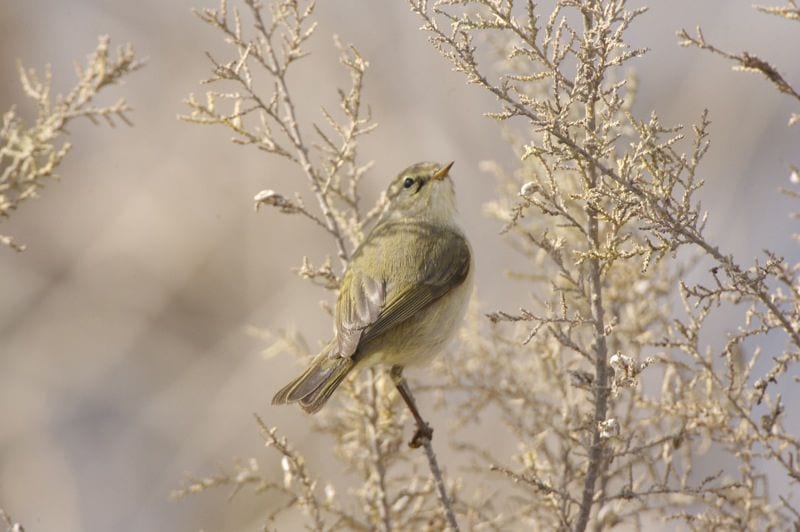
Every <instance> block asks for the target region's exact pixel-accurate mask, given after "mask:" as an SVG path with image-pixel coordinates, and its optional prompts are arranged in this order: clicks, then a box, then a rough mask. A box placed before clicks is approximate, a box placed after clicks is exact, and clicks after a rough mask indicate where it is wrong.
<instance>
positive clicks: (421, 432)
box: [408, 423, 433, 449]
mask: <svg viewBox="0 0 800 532" xmlns="http://www.w3.org/2000/svg"><path fill="white" fill-rule="evenodd" d="M432 439H433V429H432V428H431V426H430V425H428V424H427V423H425V424H423V425H417V431H416V432H415V433H414V437H413V438H411V441H410V442H408V446H409V447H411V448H412V449H417V448H419V447H422V446H423V445H425V443H430V441H431V440H432Z"/></svg>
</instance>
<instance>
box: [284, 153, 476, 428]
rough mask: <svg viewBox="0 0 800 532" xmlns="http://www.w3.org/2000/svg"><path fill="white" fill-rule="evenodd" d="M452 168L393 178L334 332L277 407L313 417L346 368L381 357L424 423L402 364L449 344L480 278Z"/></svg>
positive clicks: (353, 268)
mask: <svg viewBox="0 0 800 532" xmlns="http://www.w3.org/2000/svg"><path fill="white" fill-rule="evenodd" d="M452 166H453V162H450V163H449V164H444V165H442V164H438V163H432V162H422V163H417V164H414V165H411V166H409V167H408V168H406V169H405V170H403V171H402V172H400V174H398V175H397V176H396V177H395V178H394V179H393V180H392V181H391V183H390V185H389V187H388V190H387V193H386V196H387V199H388V206H387V207H386V209H385V210H384V212H383V214H382V215H381V217H380V218H379V220H378V222H377V223H376V224H375V226H374V228H373V229H372V230H371V231H370V232H369V234H368V235H367V236H366V238H364V240H363V242H362V243H361V244H360V245H359V246H358V247H357V248H356V250H355V251H354V253H353V254H352V257H351V260H350V262H349V264H348V266H347V268H346V270H345V272H344V274H343V275H342V278H341V282H340V285H339V294H338V298H337V301H336V307H335V311H334V335H333V338H332V339H331V340H330V341H329V342H328V343H327V344H326V345H325V347H324V348H323V349H322V350H321V351H320V352H319V354H317V355H316V356H315V357H314V358H313V360H312V361H311V363H310V364H309V365H308V367H307V368H306V369H305V371H303V372H302V373H301V374H300V375H299V376H298V377H297V378H295V379H293V380H292V381H291V382H289V383H288V384H287V385H286V386H284V387H283V388H281V389H280V390H279V391H278V392H277V393H276V394H275V396H274V398H273V399H272V403H273V404H275V405H281V404H287V403H299V405H300V407H302V409H303V410H305V411H306V412H308V413H312V414H313V413H315V412H317V411H318V410H320V409H321V408H322V407H323V406H324V405H325V403H326V402H327V401H328V399H329V398H330V397H331V395H332V394H333V392H334V391H335V390H336V388H337V387H338V386H339V384H340V383H341V382H342V380H344V378H345V377H347V375H349V374H350V373H352V372H354V371H356V370H358V369H361V368H365V367H370V366H375V365H379V364H381V365H384V366H390V368H391V376H392V379H393V381H394V383H395V385H397V387H398V390H399V391H400V394H401V395H402V396H403V399H404V400H405V401H406V403H407V404H408V406H409V408H410V409H411V411H412V414H414V417H415V418H416V419H417V422H418V425H419V426H420V427H422V426H423V424H424V422H423V421H422V419H421V417H420V416H419V413H418V411H417V410H416V406H415V405H414V402H413V397H411V396H410V392H409V391H408V389H407V385H406V384H405V380H404V379H403V377H402V372H403V369H404V368H405V367H406V366H416V365H422V364H424V363H426V362H428V361H430V360H432V359H433V358H434V357H435V356H436V355H437V354H438V353H439V352H441V351H443V350H444V349H445V348H446V347H447V345H448V344H449V343H450V341H451V340H452V338H453V337H454V336H455V333H456V332H457V330H458V327H459V326H460V324H461V322H462V321H463V318H464V314H465V312H466V308H467V305H468V302H469V298H470V295H471V293H472V285H473V270H474V264H473V256H472V248H471V246H470V243H469V241H468V240H467V237H466V236H465V234H464V232H463V231H462V230H461V228H460V227H459V226H458V224H457V223H456V214H457V210H456V198H455V190H454V185H453V180H452V177H451V175H450V169H451V168H452ZM429 430H430V429H429ZM428 436H429V437H430V434H428Z"/></svg>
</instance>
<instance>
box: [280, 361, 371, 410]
mask: <svg viewBox="0 0 800 532" xmlns="http://www.w3.org/2000/svg"><path fill="white" fill-rule="evenodd" d="M354 365H355V363H354V362H353V360H352V359H351V358H349V357H346V358H329V357H327V356H318V357H317V358H315V359H314V360H313V361H312V362H311V365H309V366H308V368H307V369H306V370H305V371H304V372H303V374H302V375H300V376H299V377H297V378H296V379H294V380H293V381H292V382H290V383H289V384H287V385H286V386H284V387H283V388H281V389H280V390H279V391H278V393H276V394H275V397H273V398H272V404H274V405H281V404H287V403H295V402H299V403H300V406H301V407H302V408H303V410H305V411H306V412H308V413H309V414H313V413H314V412H316V411H318V410H319V409H320V408H322V407H323V406H324V405H325V403H326V402H327V401H328V399H329V398H330V396H331V394H333V392H334V390H336V388H337V387H338V386H339V384H340V383H341V382H342V380H344V378H345V377H346V376H347V374H348V373H350V370H351V369H353V366H354Z"/></svg>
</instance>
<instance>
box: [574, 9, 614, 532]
mask: <svg viewBox="0 0 800 532" xmlns="http://www.w3.org/2000/svg"><path fill="white" fill-rule="evenodd" d="M592 23H593V21H592V17H591V15H590V14H589V12H588V11H585V12H584V34H586V33H588V32H589V31H590V30H591V27H592ZM592 56H593V53H592V52H589V55H588V58H587V59H588V60H591V59H592ZM601 72H602V71H601ZM599 83H600V80H599V79H593V80H592V81H591V82H590V83H589V97H588V99H587V103H586V129H587V131H586V133H587V137H588V136H589V135H593V134H594V130H595V125H596V117H595V103H596V101H597V97H598V96H597V92H598V87H599ZM592 159H595V157H592ZM586 178H587V181H588V185H589V187H588V188H589V191H590V194H589V197H591V191H592V190H593V189H595V188H597V186H598V175H597V170H596V167H595V165H594V164H593V163H592V162H589V164H587V166H586ZM592 201H593V200H589V201H587V204H586V215H587V218H588V222H587V229H586V234H587V236H588V243H589V247H590V255H591V256H590V259H589V298H590V305H591V309H592V322H593V324H594V371H595V378H594V418H593V427H592V446H591V447H590V449H589V464H588V466H587V468H586V478H585V479H584V483H583V494H582V495H581V505H580V510H579V512H578V520H577V522H576V523H575V531H576V532H583V531H584V530H586V525H587V524H588V523H589V516H590V515H591V513H592V506H593V503H594V489H595V484H596V483H597V477H598V475H599V473H600V469H601V466H602V462H603V439H602V438H601V437H600V423H602V422H603V421H605V419H606V413H607V410H608V360H607V359H608V346H607V344H606V330H605V329H606V327H605V314H604V310H603V284H602V279H601V276H600V272H601V265H600V246H601V242H600V229H599V223H598V220H597V209H596V208H595V206H594V205H593V203H592Z"/></svg>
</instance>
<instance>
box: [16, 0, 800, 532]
mask: <svg viewBox="0 0 800 532" xmlns="http://www.w3.org/2000/svg"><path fill="white" fill-rule="evenodd" d="M636 4H637V5H638V4H639V2H636ZM650 4H651V10H650V12H649V13H648V14H646V15H645V16H644V17H642V18H640V19H639V21H638V23H636V24H635V25H634V27H633V29H632V30H631V31H630V33H629V41H630V42H631V43H632V45H633V46H636V47H647V48H650V49H651V52H650V53H649V54H648V55H647V56H646V57H645V58H644V59H642V60H638V61H637V62H635V65H636V68H637V72H638V76H639V80H640V89H641V91H640V97H639V100H638V103H637V104H636V110H637V112H638V114H639V115H640V116H646V115H647V114H649V112H650V110H651V109H656V110H657V111H658V114H659V115H660V116H661V118H662V121H663V122H664V123H666V124H678V123H681V124H690V123H692V122H693V121H695V120H696V119H697V117H698V116H699V115H700V113H701V112H702V110H703V109H704V108H708V109H709V110H710V117H711V120H712V123H713V125H712V129H711V133H712V137H711V138H712V147H711V150H710V152H709V154H708V156H707V157H706V160H705V164H704V165H703V167H702V168H703V177H704V178H705V179H706V181H707V185H706V189H705V191H704V196H703V197H704V198H705V199H704V205H705V207H706V208H707V209H708V210H709V211H710V213H711V214H710V222H709V230H708V234H709V237H710V238H711V239H712V240H715V241H716V242H718V243H719V244H720V247H721V248H722V249H723V250H725V251H729V252H733V253H735V254H736V256H737V257H738V258H739V259H740V260H741V261H743V262H745V263H747V262H749V261H750V260H751V258H752V257H753V256H755V255H756V254H758V253H759V252H760V250H761V249H762V248H765V247H769V248H772V249H775V250H777V251H778V252H779V253H782V254H784V255H786V256H787V258H790V259H792V260H794V261H797V260H798V256H799V254H798V249H797V246H796V244H795V243H793V242H792V240H791V238H790V235H791V233H793V232H797V231H798V227H797V225H796V223H793V222H790V220H789V218H788V213H789V212H790V210H792V208H795V209H796V208H797V206H796V205H794V206H793V205H792V204H791V202H789V201H788V200H787V199H785V198H784V197H783V196H781V195H780V194H779V192H778V188H779V187H781V186H785V185H788V176H789V171H788V164H789V163H792V162H793V163H795V164H800V151H798V146H800V142H798V140H799V139H798V136H799V135H800V129H798V128H794V129H788V128H787V127H786V123H787V120H788V117H789V115H790V112H792V111H794V112H797V111H798V110H797V108H796V106H795V107H794V108H793V107H792V101H791V100H790V99H789V98H788V97H785V96H783V95H780V94H779V93H778V92H777V91H776V90H774V89H773V87H772V86H770V85H768V83H767V82H766V81H764V80H763V79H762V78H761V77H759V76H756V75H748V74H739V73H734V72H732V71H731V69H730V65H729V64H727V63H725V62H724V61H722V60H721V59H720V58H718V57H712V56H710V55H709V54H704V53H700V52H698V51H696V50H691V49H683V48H680V47H678V45H677V44H676V41H677V39H676V37H675V32H676V30H678V29H680V28H681V27H685V28H687V29H690V30H692V29H693V28H694V27H695V26H696V25H701V26H702V27H703V29H704V33H705V35H706V37H707V38H708V40H709V41H711V42H714V43H715V44H717V45H719V46H720V47H722V48H725V49H731V50H735V51H738V50H743V49H746V50H748V51H750V52H753V53H756V54H758V55H761V56H762V57H765V58H767V59H769V60H771V61H773V62H774V64H775V65H776V66H778V68H779V69H780V70H781V72H783V73H784V74H785V75H786V77H787V79H788V80H789V81H790V82H792V83H794V84H795V86H797V85H798V84H800V63H798V62H797V56H796V51H797V50H798V49H800V32H798V31H797V28H796V27H793V26H792V25H791V24H789V23H788V22H786V21H783V20H780V19H777V18H773V17H769V16H766V15H761V14H757V13H755V12H754V11H753V10H752V9H751V7H750V2H749V1H738V0H737V1H725V2H723V1H722V0H717V1H709V2H696V1H694V0H670V1H668V2H667V1H652V2H650ZM193 7H215V6H214V5H213V4H208V3H200V2H199V0H192V1H187V0H175V1H171V2H157V1H155V0H142V1H140V2H120V1H116V2H115V1H112V0H70V1H68V2H63V1H57V0H24V1H23V0H5V1H4V2H3V4H2V15H0V73H2V75H0V111H5V110H6V109H8V108H9V107H10V106H11V105H17V106H18V109H19V111H20V112H21V113H22V114H23V116H26V117H30V116H32V109H31V107H30V105H29V104H28V102H27V101H25V99H24V96H23V93H22V91H21V89H20V87H19V82H18V80H17V75H16V61H17V60H21V61H23V62H24V64H25V65H27V66H32V67H37V68H42V67H43V66H44V64H46V63H48V62H49V63H51V64H52V66H53V73H54V79H55V87H54V90H55V91H56V92H63V91H65V90H68V88H69V87H71V86H72V84H73V81H74V75H73V70H72V64H73V61H75V60H81V61H83V59H84V57H85V56H86V54H87V53H88V52H90V51H92V50H93V49H94V47H95V45H96V43H97V36H98V35H100V34H104V33H107V34H109V35H111V38H112V45H117V44H122V43H126V42H131V43H132V44H133V45H134V48H135V50H136V51H137V53H138V55H139V56H140V57H146V58H147V65H146V66H145V68H144V69H142V70H140V71H138V72H136V73H134V74H133V75H132V76H130V77H129V78H128V79H127V83H126V84H125V85H124V86H122V87H114V88H111V89H110V90H108V91H107V93H105V94H104V96H103V101H106V102H112V101H116V99H117V98H118V97H120V96H124V97H126V98H127V100H128V102H129V103H130V105H131V106H132V107H133V108H134V112H132V113H131V114H130V117H131V118H132V120H133V122H134V123H135V126H134V127H127V126H124V125H123V126H122V127H118V128H116V129H115V130H109V128H108V127H106V126H99V127H97V126H93V125H92V124H91V123H89V122H88V121H86V122H80V123H74V125H72V126H71V128H70V135H69V138H68V139H67V140H69V141H70V142H71V143H72V144H73V145H74V147H73V149H72V151H71V152H70V154H69V155H68V157H67V159H66V161H65V162H64V164H63V165H62V167H61V169H60V172H59V173H60V174H61V175H62V176H63V180H61V181H59V182H50V183H48V184H47V187H46V188H45V189H44V191H43V194H42V197H41V199H39V200H36V201H32V202H28V203H27V204H25V205H23V207H22V208H21V209H20V211H19V212H17V213H15V215H14V216H13V218H12V219H11V220H10V221H8V222H4V223H3V224H2V231H0V232H2V233H3V234H9V235H12V236H14V237H15V238H16V239H17V240H18V241H19V242H21V243H24V244H26V245H27V246H28V251H26V252H25V253H22V254H18V253H15V252H13V251H12V250H10V249H8V248H5V247H3V248H0V279H1V280H0V301H2V303H1V304H0V508H4V509H5V510H6V511H7V512H9V513H10V514H11V515H12V516H13V517H14V518H15V519H16V520H18V521H20V522H21V523H23V524H24V525H25V526H26V528H27V529H28V530H30V531H35V530H60V531H73V530H74V531H79V530H89V531H94V530H117V531H128V530H130V531H134V530H196V529H200V528H203V529H205V530H250V529H252V530H256V529H260V526H261V524H262V522H261V517H263V515H264V506H263V504H264V502H263V501H260V500H258V499H257V498H255V497H252V496H239V497H237V498H235V499H233V500H232V501H230V502H226V500H225V499H226V494H227V493H226V492H224V491H218V492H212V493H206V494H203V495H200V496H196V497H191V498H189V499H187V500H182V501H177V502H174V501H170V500H169V498H168V496H169V492H170V491H171V490H172V489H174V488H176V487H178V486H179V484H180V481H181V479H182V478H183V477H184V475H185V473H186V472H192V473H194V474H197V475H202V474H207V473H214V472H215V471H216V470H217V468H218V467H219V466H220V465H229V464H230V463H231V462H232V460H233V459H235V458H236V457H240V458H244V459H246V458H248V457H250V456H256V457H258V458H259V460H260V462H261V463H262V464H263V465H264V467H267V466H269V467H274V468H275V474H276V475H278V474H279V473H280V469H279V464H278V460H277V459H275V458H274V455H272V454H271V452H270V451H267V450H264V449H263V442H262V439H261V437H260V436H259V434H258V430H257V427H256V425H255V423H254V421H253V418H252V414H253V413H254V412H255V413H258V414H260V415H261V416H262V417H263V418H264V419H265V422H266V423H267V424H268V425H277V426H278V427H280V429H281V431H282V432H283V433H285V434H287V435H289V436H290V438H292V439H293V441H295V442H298V445H299V447H300V449H301V450H302V451H303V452H304V453H306V454H307V455H308V456H309V460H310V461H311V462H312V466H313V465H314V464H324V463H325V462H326V461H329V460H330V459H331V458H330V451H329V450H326V449H325V447H324V446H325V441H324V440H322V439H320V438H319V437H316V436H314V435H313V433H312V432H311V431H310V427H311V423H310V420H309V419H308V418H307V417H305V416H304V415H301V413H300V412H299V411H298V410H297V409H295V408H275V407H272V406H270V405H269V401H270V398H271V397H272V394H273V393H274V391H275V390H276V389H277V387H278V386H279V385H282V384H284V381H286V380H287V379H288V378H289V377H290V376H291V375H292V374H293V373H295V372H296V371H297V369H298V367H297V364H296V362H295V361H294V359H293V358H292V357H290V356H288V355H282V356H280V357H277V358H269V359H267V358H264V357H263V356H261V351H262V350H263V349H264V348H265V347H266V345H265V344H264V342H263V341H262V340H259V339H257V338H254V337H253V336H251V335H249V334H248V333H247V327H248V326H250V325H254V326H257V327H261V328H266V329H270V330H278V329H282V328H283V329H291V328H294V329H298V330H300V331H302V332H303V334H304V335H305V337H306V338H307V339H308V340H309V343H310V345H311V346H312V348H313V347H314V346H316V345H317V342H320V341H323V340H325V339H326V338H327V337H328V335H329V334H330V323H329V319H328V317H327V315H326V314H325V313H324V312H323V311H322V310H320V308H319V305H318V302H319V300H320V299H323V298H326V297H329V295H328V294H326V293H323V292H322V291H320V290H319V289H316V288H314V287H312V286H310V284H309V283H307V282H306V281H303V280H301V279H299V278H297V277H296V276H295V275H293V274H292V273H291V272H290V268H291V267H293V266H298V265H299V264H300V260H301V257H302V256H303V255H304V254H305V255H309V256H310V258H311V259H312V260H313V261H315V262H319V261H320V260H321V259H322V258H323V257H324V256H325V254H327V253H331V254H333V251H334V250H333V248H332V247H331V245H330V242H329V241H328V239H327V238H326V237H325V235H324V234H323V233H322V232H321V231H320V230H319V229H318V228H316V227H314V226H312V225H309V224H307V223H305V222H303V221H302V220H301V219H299V218H289V217H286V216H283V215H280V214H277V213H276V212H274V211H271V210H270V209H264V210H262V211H261V212H259V213H254V212H253V207H252V198H253V195H254V194H255V193H256V192H258V191H259V190H261V189H264V188H272V189H275V190H277V191H279V192H283V193H286V194H288V193H291V192H292V191H294V190H305V188H306V183H305V179H304V177H303V176H302V175H301V174H300V172H299V171H298V169H297V168H294V167H292V166H290V165H287V164H284V163H282V162H281V161H277V160H275V159H273V158H269V157H266V156H265V155H264V154H262V153H259V152H258V151H257V150H255V149H248V148H243V147H240V146H235V145H233V144H231V143H230V142H229V136H230V135H229V134H228V133H227V132H226V131H224V130H223V129H221V128H209V127H199V126H196V125H191V124H187V123H185V122H181V121H179V120H177V118H176V116H177V115H178V114H180V113H185V112H187V107H186V106H185V105H184V104H183V103H182V100H183V99H184V98H185V97H186V96H187V95H188V94H189V93H190V92H196V93H199V94H202V91H203V87H201V86H200V85H199V81H200V80H201V79H204V78H207V77H209V73H210V69H209V63H208V61H207V59H206V57H205V55H204V52H206V51H210V52H212V53H214V52H217V56H218V57H220V58H222V57H225V56H224V55H222V54H220V53H219V52H221V51H222V50H225V47H224V45H223V44H222V42H221V39H220V35H219V34H218V33H217V32H215V31H214V30H212V29H211V28H209V27H207V26H205V25H204V24H202V23H201V22H199V20H197V19H196V17H194V16H193V15H192V13H191V10H192V8H193ZM317 20H318V21H319V28H318V30H317V32H316V34H315V36H314V38H313V39H312V40H311V43H310V49H311V51H312V55H311V57H309V58H307V59H305V60H304V62H302V63H300V64H299V65H298V67H297V69H296V70H297V71H296V73H295V77H290V80H289V81H290V83H291V85H292V90H293V91H294V94H295V97H296V98H297V101H298V102H299V104H300V105H301V107H302V108H301V119H304V120H305V122H304V124H303V125H305V126H306V130H307V131H308V129H309V128H308V119H310V118H314V119H316V118H317V116H318V115H317V112H318V109H319V106H320V105H321V104H326V105H328V106H329V107H333V106H334V105H335V88H336V87H337V86H343V87H346V86H347V83H348V78H347V75H346V73H345V72H344V71H343V70H342V69H341V68H340V66H339V65H338V63H337V59H336V58H337V52H336V50H335V49H334V47H333V36H334V34H337V35H339V37H340V38H341V40H342V41H343V42H350V43H354V44H355V45H356V46H357V47H358V49H359V50H360V51H361V53H362V54H363V55H364V56H365V57H366V58H367V59H368V60H369V61H370V63H371V68H370V70H369V72H368V74H367V78H366V91H365V97H366V100H367V103H368V104H369V105H370V106H371V109H372V112H373V115H374V117H375V119H376V121H377V122H378V123H379V127H378V129H377V131H375V132H374V133H373V134H371V135H369V136H368V137H367V138H366V139H365V141H364V143H363V144H362V146H361V148H360V152H361V153H362V154H363V156H364V158H365V159H373V160H374V161H375V166H374V168H373V169H372V170H371V171H370V173H369V176H368V179H367V184H366V186H367V189H368V194H367V198H366V200H367V204H368V203H369V202H370V201H372V200H373V199H374V198H375V197H376V196H377V194H378V193H379V191H380V190H382V189H383V188H384V186H385V185H386V183H387V182H388V180H389V178H390V177H391V176H393V175H395V174H396V173H397V172H398V171H400V170H401V169H402V168H404V167H405V166H407V165H408V164H410V163H413V162H417V161H421V160H438V161H448V160H455V161H456V165H455V167H454V172H453V174H454V175H455V178H456V182H457V189H458V194H459V205H460V211H461V216H462V219H463V226H464V227H465V229H466V231H467V233H468V234H469V235H470V237H471V239H472V242H473V247H474V248H475V252H476V259H477V275H478V276H477V296H478V297H479V298H480V299H481V302H482V304H483V305H484V306H485V308H486V309H495V308H505V309H512V310H513V309H515V308H517V307H518V306H519V304H520V303H521V302H522V301H521V300H520V296H519V294H518V287H515V286H514V284H513V283H511V282H510V281H508V280H507V279H505V278H504V277H503V276H501V275H499V272H501V271H503V270H505V269H508V268H510V267H513V266H514V262H515V261H516V260H518V259H517V257H516V255H514V254H513V253H511V252H510V251H509V250H508V249H507V248H506V247H505V246H504V245H503V243H502V241H501V239H499V238H498V237H497V232H498V230H499V227H498V226H497V225H496V224H495V223H494V222H491V223H490V222H488V221H486V220H484V219H483V217H482V215H481V205H482V204H483V203H484V202H485V201H488V200H489V199H491V198H492V197H493V194H494V192H493V191H494V186H493V183H492V180H491V178H490V177H488V176H487V175H486V174H482V173H481V172H480V171H479V170H478V164H479V162H480V161H482V160H487V159H493V160H497V161H499V162H500V163H501V164H503V165H505V166H506V167H509V168H510V167H512V166H513V158H514V156H513V154H512V153H511V151H510V149H509V148H508V147H507V146H506V145H505V144H504V143H503V142H502V138H501V136H500V129H499V128H498V127H497V126H496V125H495V123H493V122H492V121H490V120H489V119H486V118H483V117H482V116H481V113H482V112H484V111H489V110H493V107H492V103H493V102H492V100H491V99H489V98H487V97H485V96H484V95H483V94H481V93H480V92H479V90H478V89H476V88H474V87H469V86H466V85H465V84H464V82H463V80H462V77H461V76H460V75H458V74H455V73H452V72H450V70H449V68H448V67H447V65H446V64H445V62H444V60H443V59H441V58H440V57H439V56H438V55H437V53H436V52H435V51H434V50H433V49H432V48H431V47H430V46H429V45H428V44H427V42H426V39H425V36H424V35H423V34H422V33H420V32H419V31H418V27H419V26H420V22H419V21H418V20H416V19H415V17H414V16H413V15H412V14H411V13H410V12H409V10H408V8H407V6H406V5H405V3H404V2H369V1H367V0H339V1H337V2H321V3H320V5H319V6H318V9H317ZM423 408H425V405H423ZM429 410H430V409H429ZM437 415H438V416H446V413H443V412H439V413H438V414H437ZM434 425H436V418H435V417H434ZM409 430H410V429H409ZM443 460H444V462H445V466H446V465H447V458H444V459H443ZM312 470H313V467H312Z"/></svg>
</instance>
